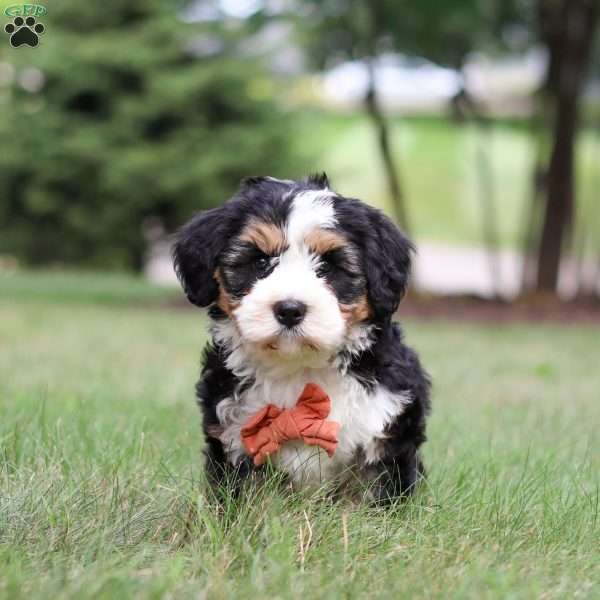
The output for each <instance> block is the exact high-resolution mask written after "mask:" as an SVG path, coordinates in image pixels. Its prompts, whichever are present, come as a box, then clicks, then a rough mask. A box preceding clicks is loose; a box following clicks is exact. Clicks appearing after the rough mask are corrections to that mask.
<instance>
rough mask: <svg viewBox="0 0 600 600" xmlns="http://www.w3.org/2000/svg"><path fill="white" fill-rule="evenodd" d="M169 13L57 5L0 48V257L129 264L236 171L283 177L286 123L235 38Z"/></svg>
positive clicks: (161, 5) (224, 189)
mask: <svg viewBox="0 0 600 600" xmlns="http://www.w3.org/2000/svg"><path fill="white" fill-rule="evenodd" d="M181 8H182V3H181V2H178V3H171V4H169V3H165V2H161V1H160V0H105V1H104V2H93V3H92V2H80V1H78V0H61V1H60V2H56V3H54V2H53V3H52V4H51V5H50V6H49V14H48V15H47V16H46V17H44V19H43V21H44V23H45V25H46V32H45V34H44V36H43V39H42V42H41V44H40V46H38V47H37V48H28V47H21V48H19V49H16V50H14V49H11V48H10V47H9V46H8V43H6V44H5V46H4V47H3V49H2V50H1V51H0V61H1V63H0V66H1V67H2V73H1V74H2V75H3V77H2V82H3V83H2V87H0V136H1V139H2V140H3V141H4V149H3V151H2V152H1V153H0V253H2V252H5V253H10V254H14V255H16V256H17V257H19V258H20V259H21V260H22V261H23V262H25V263H28V264H33V265H42V264H70V265H86V266H93V267H107V268H139V267H140V266H141V264H142V261H143V257H144V253H145V249H146V246H147V239H146V238H147V235H146V234H145V231H146V233H147V231H148V230H149V229H153V230H154V231H156V226H157V225H160V227H161V228H162V229H164V230H166V231H172V230H173V229H174V228H175V227H176V226H178V225H179V224H180V223H181V222H182V221H183V220H185V219H186V218H187V217H188V216H189V215H190V214H191V213H192V212H194V211H195V210H198V209H201V208H206V207H209V206H213V205H215V204H218V203H220V202H222V201H223V200H224V199H225V198H226V197H227V196H228V195H230V194H231V193H232V191H233V190H234V189H235V187H236V185H237V183H238V181H239V179H240V178H241V177H243V176H246V175H252V174H265V173H281V174H285V173H287V172H288V169H289V165H290V164H291V158H292V154H293V149H292V148H290V140H291V139H293V136H292V135H290V133H289V131H290V127H291V123H290V119H289V116H287V115H283V114H282V113H281V112H280V109H278V108H277V106H276V104H275V103H274V101H273V99H272V98H270V97H269V94H268V93H265V85H264V82H265V81H266V79H265V75H264V71H263V70H262V67H261V65H260V62H259V60H258V59H256V58H252V59H250V58H247V57H245V56H244V55H243V53H242V52H241V50H240V49H239V42H241V41H243V32H241V31H238V32H237V33H236V31H232V30H231V29H230V28H228V29H225V28H223V23H221V22H219V21H218V20H214V21H204V22H197V23H185V22H183V21H182V19H181V16H180V12H179V11H180V10H181Z"/></svg>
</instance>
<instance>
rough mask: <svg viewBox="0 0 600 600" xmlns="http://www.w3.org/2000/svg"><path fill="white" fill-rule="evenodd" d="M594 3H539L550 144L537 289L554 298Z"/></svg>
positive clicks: (567, 225)
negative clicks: (550, 114)
mask: <svg viewBox="0 0 600 600" xmlns="http://www.w3.org/2000/svg"><path fill="white" fill-rule="evenodd" d="M598 13H599V7H598V0H560V1H556V0H538V17H539V23H540V27H541V33H542V37H543V39H544V40H545V42H546V44H547V47H548V50H549V53H550V64H549V72H548V77H547V84H546V86H547V93H548V94H550V96H551V97H552V99H553V101H554V124H553V142H552V144H553V145H552V151H551V156H550V162H549V166H548V171H547V176H546V178H545V180H546V181H545V183H546V199H545V210H544V219H543V225H542V232H541V239H540V244H539V251H538V264H537V290H538V291H543V292H552V293H556V289H557V285H558V277H559V273H560V261H561V256H562V251H563V248H564V246H565V242H566V240H567V238H568V236H569V234H570V232H571V227H572V223H573V215H574V210H575V196H574V193H575V192H574V185H575V173H574V172H575V160H574V159H575V144H576V139H577V130H578V125H579V100H580V96H581V90H582V87H583V82H584V79H585V72H586V67H587V65H588V62H589V59H590V55H591V48H592V41H593V37H594V31H595V29H596V25H597V21H598Z"/></svg>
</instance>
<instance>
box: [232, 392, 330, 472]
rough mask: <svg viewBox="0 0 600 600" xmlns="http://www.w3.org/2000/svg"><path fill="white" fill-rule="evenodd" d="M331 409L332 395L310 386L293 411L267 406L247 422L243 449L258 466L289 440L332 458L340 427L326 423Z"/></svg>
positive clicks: (243, 434)
mask: <svg viewBox="0 0 600 600" xmlns="http://www.w3.org/2000/svg"><path fill="white" fill-rule="evenodd" d="M330 410H331V401H330V399H329V396H328V395H327V394H326V393H325V392H324V391H323V390H322V389H321V388H320V387H319V386H318V385H316V384H314V383H307V384H306V386H305V387H304V390H303V391H302V394H300V397H299V398H298V402H297V403H296V406H294V407H293V408H290V409H283V408H279V407H278V406H275V405H274V404H268V405H267V406H265V407H264V408H263V409H262V410H260V411H259V412H258V413H256V415H254V416H253V417H251V418H250V419H249V420H248V421H247V422H246V424H245V425H244V426H243V427H242V429H241V437H242V443H243V444H244V448H245V449H246V452H247V453H248V454H249V455H250V456H251V457H252V458H253V459H254V464H255V465H257V466H258V465H262V464H263V463H264V462H265V461H266V460H267V457H268V456H269V455H270V454H273V453H275V452H277V451H278V450H279V449H280V448H281V445H282V444H283V443H285V442H287V441H289V440H302V441H303V442H304V443H305V444H308V445H309V446H319V447H321V448H323V450H325V451H326V452H327V454H328V455H329V456H333V454H334V452H335V449H336V447H337V444H338V437H337V436H338V432H339V430H340V424H339V423H336V422H335V421H326V420H325V419H326V417H328V416H329V411H330Z"/></svg>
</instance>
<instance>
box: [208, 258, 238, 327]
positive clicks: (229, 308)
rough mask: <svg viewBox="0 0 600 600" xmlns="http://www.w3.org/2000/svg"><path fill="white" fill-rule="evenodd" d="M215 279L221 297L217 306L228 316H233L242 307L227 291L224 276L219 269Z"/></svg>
mask: <svg viewBox="0 0 600 600" xmlns="http://www.w3.org/2000/svg"><path fill="white" fill-rule="evenodd" d="M214 278H215V279H216V280H217V283H218V284H219V297H218V298H217V306H218V307H219V308H220V309H221V310H222V311H223V312H224V313H225V314H226V315H228V316H231V315H232V313H233V311H234V310H235V309H236V308H237V307H238V306H239V305H240V303H239V302H237V301H235V300H233V299H232V298H231V296H229V294H228V293H227V292H226V291H225V286H224V285H223V276H222V275H221V273H220V271H219V270H218V269H217V270H216V271H215V274H214Z"/></svg>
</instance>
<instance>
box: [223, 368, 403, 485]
mask: <svg viewBox="0 0 600 600" xmlns="http://www.w3.org/2000/svg"><path fill="white" fill-rule="evenodd" d="M309 382H312V383H316V384H317V385H319V386H321V387H322V388H323V390H325V392H326V393H327V394H328V395H329V397H330V399H331V412H330V414H329V417H328V419H329V420H331V421H336V422H338V423H339V424H340V425H341V430H340V433H339V443H338V447H337V449H336V451H335V454H334V455H333V456H332V457H331V458H330V457H329V456H328V455H327V454H326V453H325V452H324V451H323V450H322V449H320V448H317V447H314V446H307V445H305V444H303V443H302V442H300V441H297V442H296V441H292V442H287V443H285V444H284V445H283V446H282V448H281V450H280V451H279V452H278V453H277V454H276V455H273V457H272V461H273V463H274V464H275V465H276V466H278V467H279V468H281V469H283V470H285V471H286V472H287V473H288V474H289V475H290V476H291V477H292V480H293V481H294V483H296V484H304V483H313V484H314V483H319V482H321V481H326V480H329V479H332V478H335V477H337V476H339V475H340V474H341V473H342V471H344V469H346V468H347V467H348V466H350V465H351V464H352V462H353V460H354V459H355V457H356V451H357V450H358V449H359V448H362V450H363V451H364V456H365V458H366V461H367V462H374V461H376V460H377V459H378V455H377V447H378V444H377V441H378V440H380V439H382V438H384V437H385V434H384V429H385V427H386V425H387V424H388V423H390V422H391V421H392V420H393V419H394V418H395V417H396V416H398V415H399V414H401V413H402V411H403V409H404V406H405V404H406V400H407V398H406V397H405V396H403V395H401V394H400V395H398V394H392V393H391V392H390V391H389V390H387V389H386V388H384V387H383V386H379V385H377V386H376V387H375V388H374V389H373V391H371V392H367V390H366V389H365V388H364V387H363V386H362V385H360V384H359V383H358V381H356V379H354V378H353V377H351V376H349V375H342V374H341V373H339V372H338V371H337V370H334V369H306V370H304V371H300V372H298V373H296V374H294V375H293V376H291V377H289V376H288V377H287V378H282V379H276V380H273V379H267V378H260V377H257V378H256V380H255V383H254V384H253V385H252V386H251V387H250V388H248V389H246V390H245V391H244V392H243V393H242V394H241V395H239V396H237V395H236V396H234V397H230V398H226V399H224V400H222V401H221V402H220V403H219V404H218V406H217V416H218V418H219V421H220V422H221V425H222V427H223V433H222V434H221V436H220V437H221V441H222V442H223V444H224V446H225V451H226V452H227V454H228V456H229V459H230V460H231V461H232V462H233V463H237V462H238V461H239V460H240V459H241V458H242V457H243V456H244V449H243V446H242V441H241V437H240V430H241V428H242V426H243V425H244V423H245V422H246V421H247V420H248V419H249V418H250V417H252V416H253V415H255V414H256V413H257V412H258V411H259V410H260V409H261V408H263V407H264V406H265V405H267V404H274V405H276V406H279V407H280V408H292V407H293V406H294V405H295V404H296V402H297V400H298V397H299V396H300V394H301V393H302V390H303V389H304V386H305V385H306V384H307V383H309Z"/></svg>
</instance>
